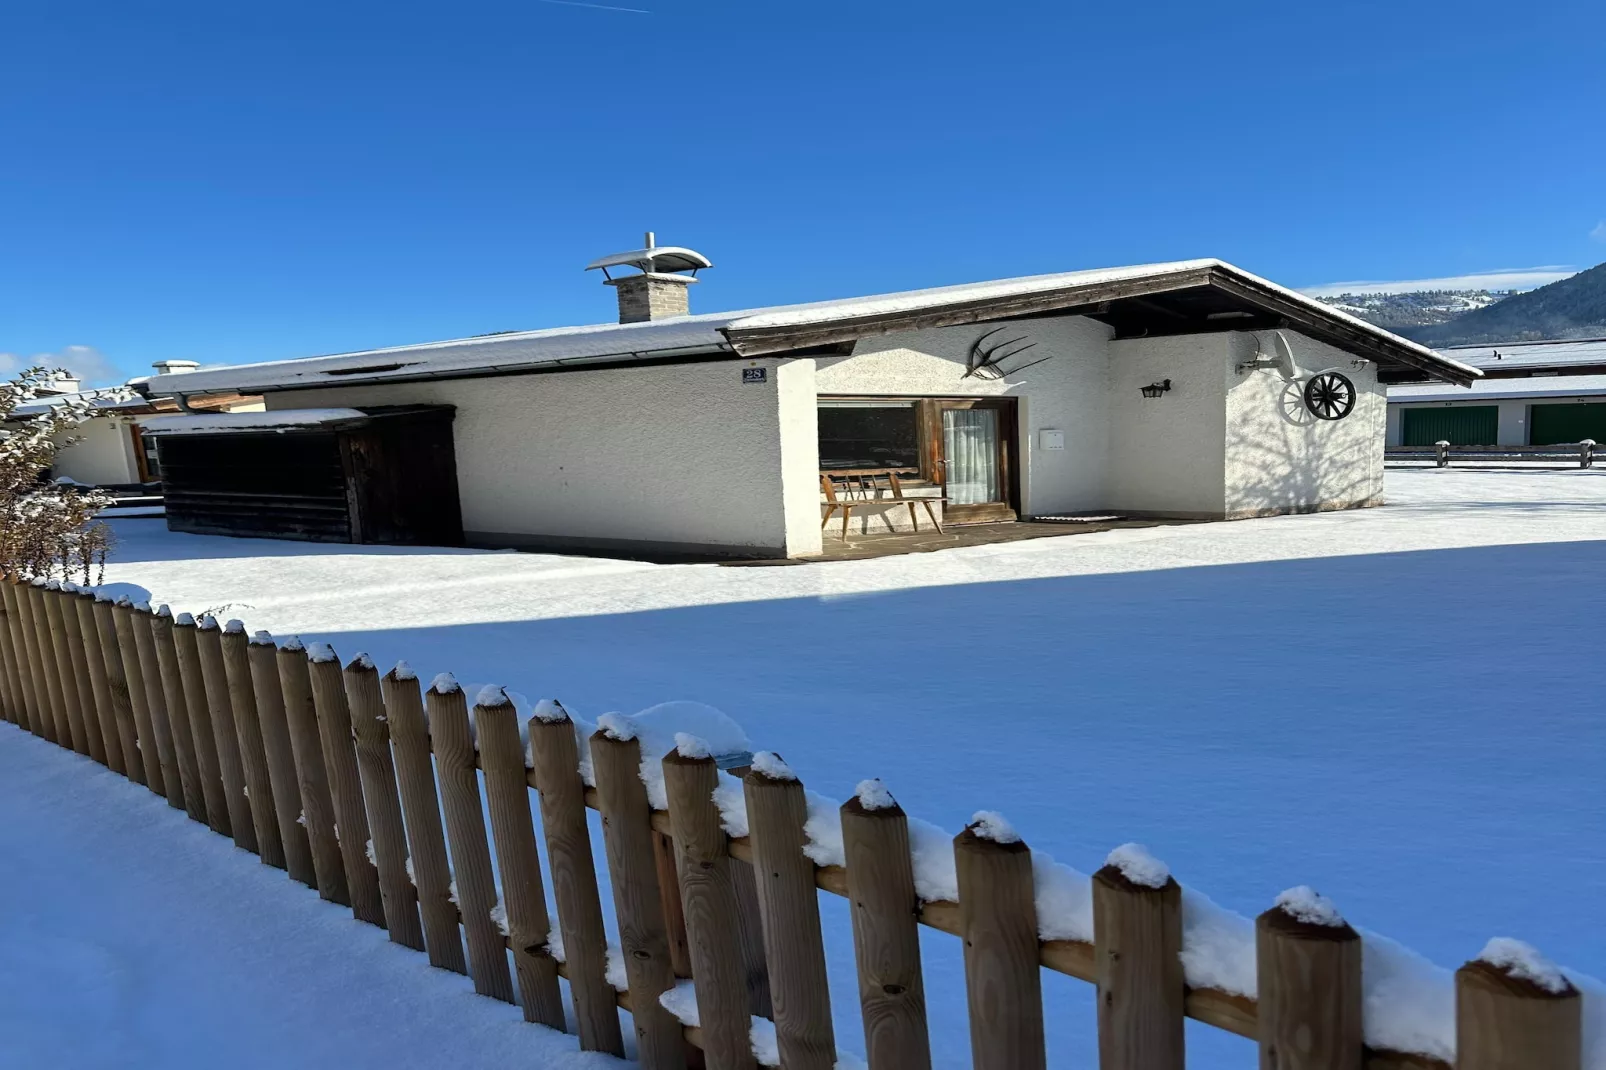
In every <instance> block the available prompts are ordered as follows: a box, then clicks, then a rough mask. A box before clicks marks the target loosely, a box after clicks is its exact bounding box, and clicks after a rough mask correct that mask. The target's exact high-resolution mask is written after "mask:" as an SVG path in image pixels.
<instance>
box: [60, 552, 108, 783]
mask: <svg viewBox="0 0 1606 1070" xmlns="http://www.w3.org/2000/svg"><path fill="white" fill-rule="evenodd" d="M57 599H58V601H59V602H60V604H61V620H62V627H63V628H64V629H65V631H66V633H67V658H68V666H69V668H68V671H69V672H70V673H71V674H72V686H73V687H76V688H77V689H78V718H79V720H80V721H81V722H82V723H83V727H84V738H85V740H86V741H87V742H88V744H89V756H90V757H91V758H93V759H95V761H97V762H99V763H100V764H101V765H106V766H109V765H110V763H109V762H108V761H107V757H106V744H107V743H108V740H107V739H106V737H105V736H104V735H102V734H101V714H100V707H99V705H98V704H97V703H96V701H95V698H96V696H95V690H94V684H93V682H92V681H91V680H90V678H89V655H88V651H87V650H86V649H85V636H84V628H83V623H82V621H81V619H80V617H79V613H78V606H79V603H80V602H81V601H82V599H80V598H79V596H78V588H77V587H76V586H75V585H73V584H71V583H63V584H62V585H61V588H60V590H59V591H58V592H57ZM109 742H111V743H112V744H113V745H115V744H116V742H117V737H116V732H115V731H114V732H113V733H112V739H111V740H110V741H109Z"/></svg>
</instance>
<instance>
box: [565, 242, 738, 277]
mask: <svg viewBox="0 0 1606 1070" xmlns="http://www.w3.org/2000/svg"><path fill="white" fill-rule="evenodd" d="M713 266H714V264H713V262H712V261H711V260H709V259H708V257H706V256H704V255H703V254H702V253H699V252H698V251H697V250H695V249H685V248H682V247H681V246H679V245H654V246H650V247H649V248H646V249H632V250H630V251H629V252H624V253H609V254H608V255H607V256H602V257H598V258H597V259H595V260H593V261H591V263H589V264H587V265H586V270H587V271H596V270H597V269H599V268H611V267H633V268H640V269H641V270H642V271H700V270H702V269H703V268H709V267H713Z"/></svg>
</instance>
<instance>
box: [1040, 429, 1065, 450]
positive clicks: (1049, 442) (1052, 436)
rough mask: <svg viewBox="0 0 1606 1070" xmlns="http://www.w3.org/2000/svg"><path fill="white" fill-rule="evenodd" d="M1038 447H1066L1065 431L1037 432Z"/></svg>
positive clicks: (1058, 448) (1054, 448)
mask: <svg viewBox="0 0 1606 1070" xmlns="http://www.w3.org/2000/svg"><path fill="white" fill-rule="evenodd" d="M1037 448H1038V449H1040V450H1062V449H1064V448H1065V432H1064V431H1039V432H1037Z"/></svg>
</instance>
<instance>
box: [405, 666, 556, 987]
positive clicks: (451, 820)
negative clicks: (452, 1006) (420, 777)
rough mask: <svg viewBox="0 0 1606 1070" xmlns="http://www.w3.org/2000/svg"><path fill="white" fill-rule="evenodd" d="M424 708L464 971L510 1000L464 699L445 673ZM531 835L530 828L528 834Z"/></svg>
mask: <svg viewBox="0 0 1606 1070" xmlns="http://www.w3.org/2000/svg"><path fill="white" fill-rule="evenodd" d="M424 702H425V705H426V706H427V707H428V710H429V736H430V741H431V742H432V743H433V745H434V747H435V765H436V768H437V770H438V771H439V776H440V789H441V809H442V810H443V811H445V814H446V835H447V838H448V840H449V841H450V843H451V845H452V871H453V876H454V877H455V878H456V879H455V880H454V881H453V887H454V888H455V890H456V898H457V905H458V908H459V909H460V910H461V911H462V914H463V935H464V937H465V938H466V942H467V943H468V973H469V976H470V977H472V978H473V979H474V991H476V992H478V993H479V994H480V995H482V996H490V997H491V998H492V999H499V1000H502V1001H503V1002H504V1003H513V1002H515V1001H514V999H513V978H512V975H511V974H509V973H508V969H507V944H506V943H505V942H504V941H503V939H502V934H501V933H500V932H499V931H498V929H497V925H496V922H495V921H494V920H493V919H492V917H491V911H492V910H493V909H494V908H495V907H496V905H497V897H496V881H495V877H494V876H493V874H492V871H491V849H490V847H489V846H488V845H487V844H486V842H485V816H484V812H483V811H482V810H481V809H480V778H479V774H478V773H476V772H475V771H474V737H473V735H472V734H471V733H470V731H469V724H468V702H467V700H466V699H465V698H464V697H463V689H462V688H461V687H459V686H458V683H457V681H456V680H454V679H452V677H451V675H450V674H448V673H442V674H441V675H439V676H437V677H435V680H434V682H433V683H431V684H430V685H429V690H428V691H427V692H426V693H425V695H424ZM532 839H533V834H532Z"/></svg>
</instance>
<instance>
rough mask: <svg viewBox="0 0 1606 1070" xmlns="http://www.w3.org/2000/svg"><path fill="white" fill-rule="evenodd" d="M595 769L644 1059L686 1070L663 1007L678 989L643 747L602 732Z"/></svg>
mask: <svg viewBox="0 0 1606 1070" xmlns="http://www.w3.org/2000/svg"><path fill="white" fill-rule="evenodd" d="M591 768H592V770H593V772H594V774H595V776H596V781H597V803H598V806H599V808H600V809H601V811H602V838H603V843H604V844H605V845H606V848H607V852H608V878H609V884H611V885H612V888H613V909H614V915H615V916H616V917H617V918H618V921H619V943H620V953H621V954H622V955H623V957H624V964H625V979H626V980H627V981H628V982H629V986H630V998H631V1012H630V1016H631V1021H632V1022H633V1023H634V1024H635V1030H636V1054H637V1058H639V1059H640V1061H641V1065H642V1066H643V1067H645V1068H646V1070H685V1067H686V1051H685V1042H684V1040H683V1034H682V1033H681V1028H680V1021H679V1020H678V1019H676V1018H675V1016H674V1015H672V1014H670V1013H669V1012H668V1011H667V1010H665V1009H664V1008H663V1006H662V1005H661V1004H660V1003H659V1002H658V997H659V995H660V994H662V993H664V992H666V991H668V990H669V989H671V988H673V987H674V986H675V969H674V962H673V960H672V958H671V956H670V953H669V929H668V924H667V922H666V920H665V918H664V907H663V896H662V894H661V892H660V889H659V883H658V867H657V862H656V859H655V857H654V848H653V841H654V839H655V838H656V837H657V836H658V833H656V832H654V831H653V827H652V804H651V803H650V802H649V801H648V799H647V787H646V785H645V784H643V783H642V781H641V744H640V743H639V742H638V741H637V740H636V739H634V738H619V737H618V736H615V735H611V734H609V730H607V729H599V730H598V731H597V732H596V733H595V734H594V735H593V736H592V737H591Z"/></svg>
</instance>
